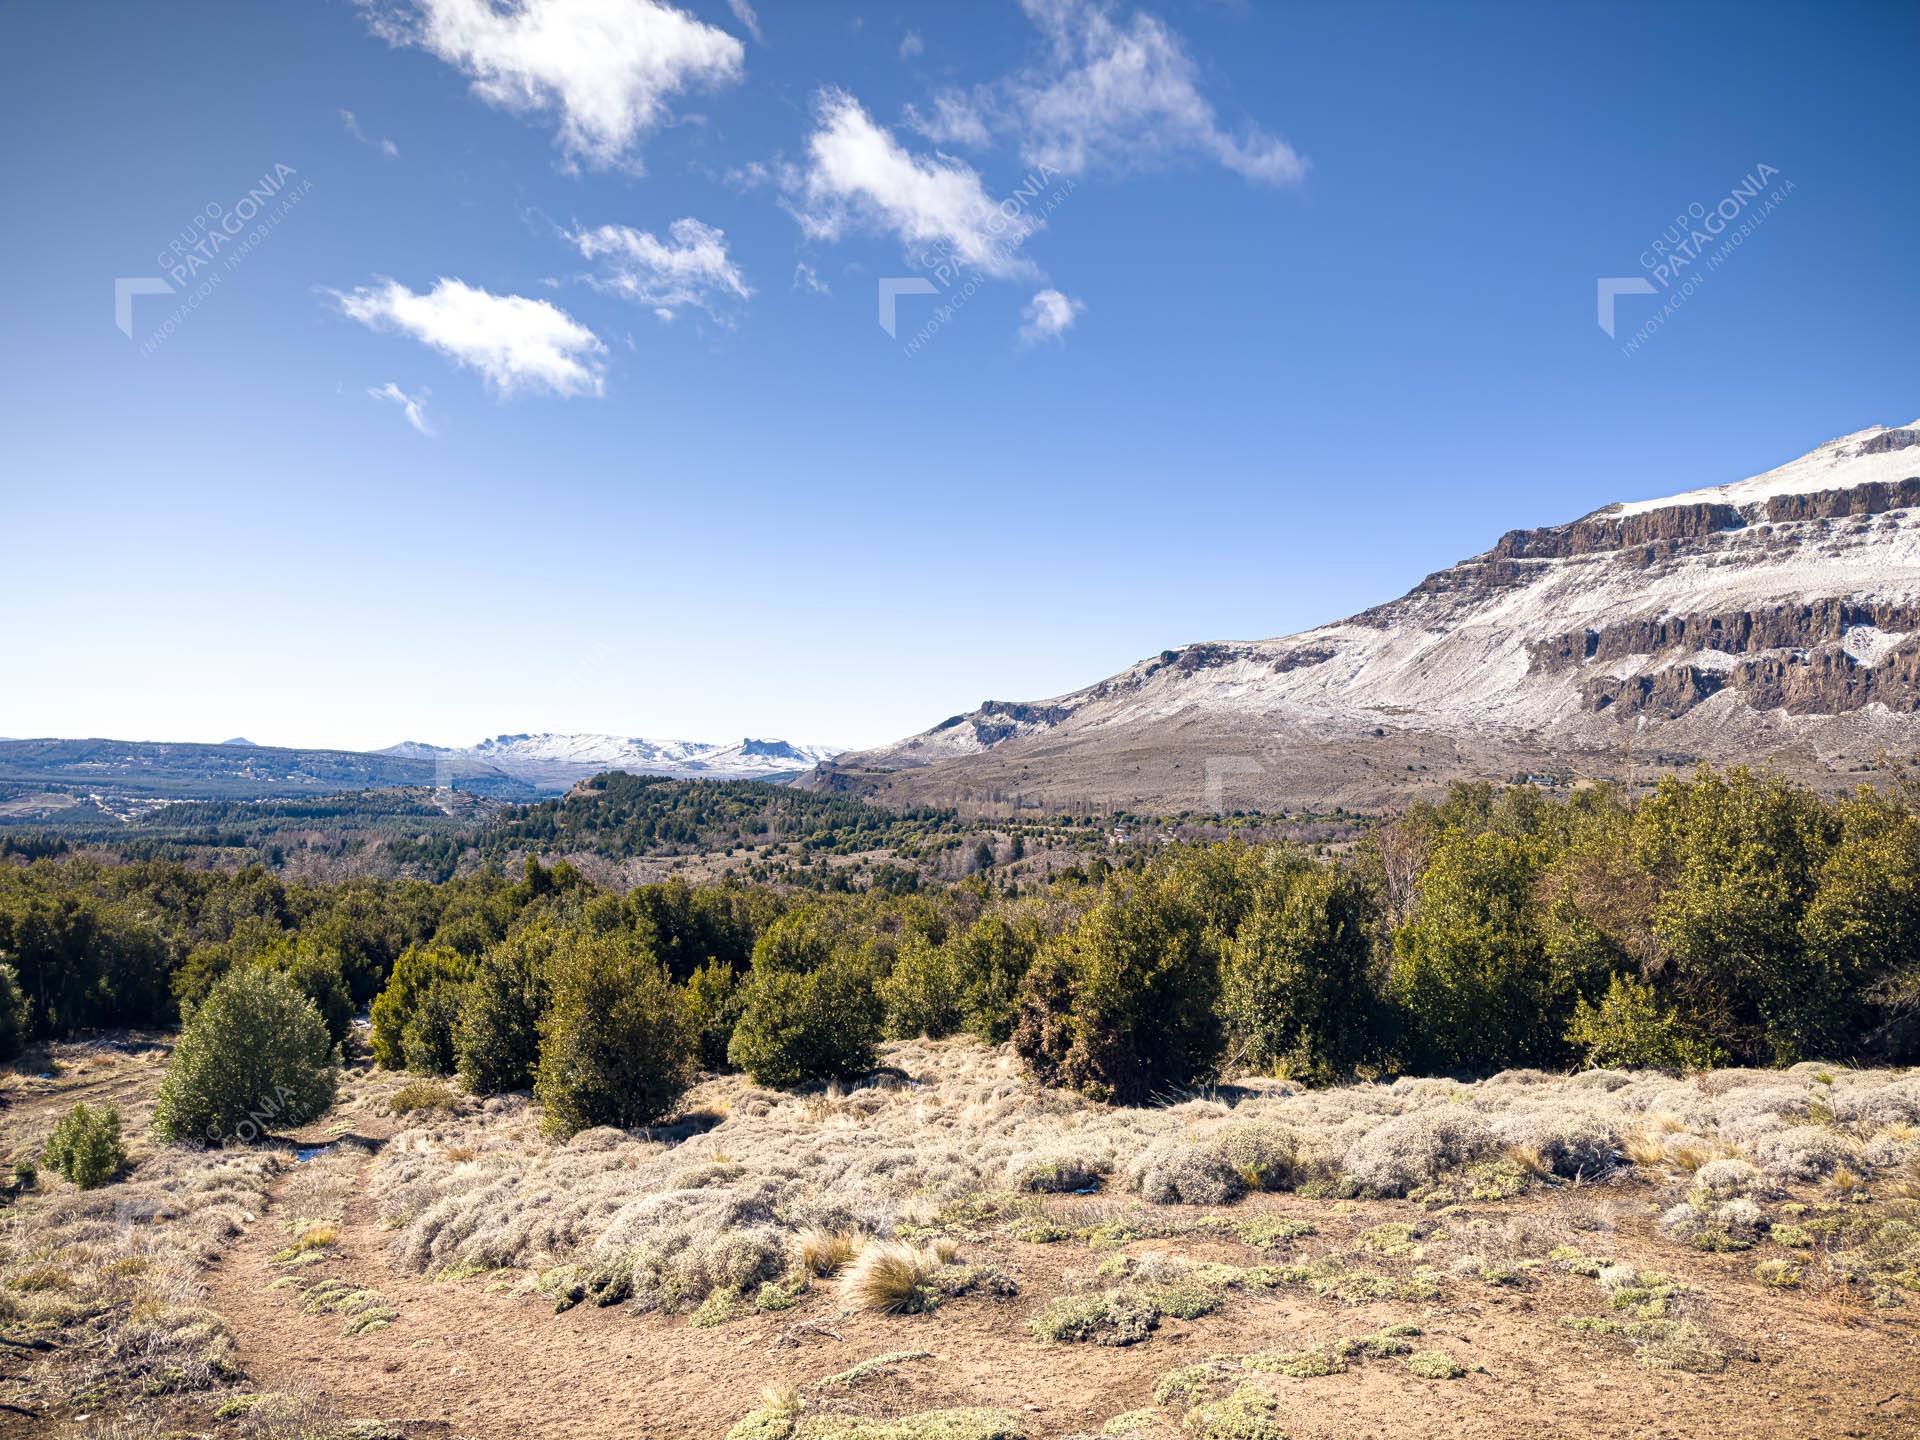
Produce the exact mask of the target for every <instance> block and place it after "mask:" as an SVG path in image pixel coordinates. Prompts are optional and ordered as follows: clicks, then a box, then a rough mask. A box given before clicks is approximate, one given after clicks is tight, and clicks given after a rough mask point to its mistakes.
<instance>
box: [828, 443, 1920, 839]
mask: <svg viewBox="0 0 1920 1440" xmlns="http://www.w3.org/2000/svg"><path fill="white" fill-rule="evenodd" d="M1372 523H1375V524H1380V523H1384V522H1382V521H1379V520H1375V521H1374V522H1372ZM1917 748H1920V421H1915V422H1914V423H1913V424H1911V425H1903V426H1896V427H1888V426H1884V425H1875V426H1871V427H1869V428H1868V429H1865V430H1860V431H1856V432H1854V433H1853V434H1850V435H1843V436H1841V437H1840V438H1839V439H1836V440H1832V441H1829V442H1828V443H1826V444H1824V445H1821V446H1820V447H1818V448H1817V449H1815V450H1813V451H1811V452H1809V453H1808V454H1806V455H1803V456H1801V457H1800V458H1799V459H1797V460H1794V461H1792V462H1790V463H1789V464H1786V465H1783V466H1780V467H1779V468H1777V469H1774V470H1769V471H1767V472H1765V473H1764V474H1761V475H1757V476H1754V477H1753V478H1751V479H1747V480H1741V481H1737V482H1734V483H1732V484H1722V485H1714V486H1711V487H1709V488H1706V489H1701V490H1693V491H1688V492H1686V493H1684V494H1679V495H1672V496H1668V497H1666V498H1663V499H1654V500H1638V501H1632V502H1628V503H1623V504H1615V505H1609V506H1607V507H1606V508H1604V509H1601V510H1596V511H1594V512H1593V513H1592V514H1590V515H1587V516H1585V517H1583V518H1581V519H1579V520H1574V521H1570V522H1568V523H1566V524H1561V525H1552V526H1547V527H1545V528H1543V529H1537V530H1513V531H1509V532H1508V533H1507V534H1505V535H1503V536H1502V537H1501V538H1500V540H1499V541H1498V542H1497V543H1496V544H1495V545H1494V546H1493V547H1492V548H1491V549H1489V550H1487V551H1485V552H1484V553H1482V554H1480V555H1476V556H1473V557H1472V558H1471V559H1467V560H1463V561H1461V562H1460V563H1459V564H1457V565H1454V566H1451V567H1450V568H1448V569H1445V570H1441V571H1439V572H1437V573H1435V574H1433V575H1429V576H1428V577H1427V578H1426V579H1425V580H1423V581H1421V582H1420V583H1419V584H1418V585H1416V586H1415V587H1414V588H1413V589H1412V590H1411V591H1409V592H1408V593H1407V594H1406V595H1403V596H1402V597H1401V598H1400V599H1398V600H1395V601H1392V602H1390V603H1388V604H1384V605H1380V606H1376V607H1375V608H1373V609H1371V610H1367V611H1364V612H1363V613H1361V614H1359V615H1355V616H1352V617H1351V618H1349V619H1346V620H1342V621H1338V622H1337V623H1334V624H1331V625H1325V626H1322V627H1320V628H1319V629H1316V630H1309V631H1307V632H1305V633H1303V634H1299V635H1290V636H1287V637H1284V638H1282V639H1277V640H1254V641H1222V642H1213V643H1205V644H1197V645H1188V646H1185V647H1183V648H1181V649H1177V650H1166V651H1162V652H1161V653H1160V654H1158V655H1155V656H1152V657H1150V658H1148V659H1145V660H1142V661H1140V662H1139V663H1138V664H1136V665H1134V666H1132V667H1131V668H1129V669H1127V670H1123V671H1121V672H1120V673H1119V674H1117V675H1113V676H1109V677H1108V678H1106V679H1104V680H1101V681H1099V682H1097V683H1095V684H1092V685H1089V686H1086V687H1085V688H1084V689H1080V690H1074V691H1071V692H1069V693H1068V694H1065V695H1058V696H1054V697H1052V698H1051V699H1046V700H1034V701H998V700H989V701H986V702H983V703H982V704H981V705H980V706H979V707H978V708H977V709H974V710H971V711H968V712H966V713H964V714H959V715H955V716H953V717H951V718H950V719H947V720H943V721H942V722H941V723H939V724H938V725H935V726H934V727H932V728H931V729H929V730H925V731H922V732H921V733H920V734H918V735H913V736H910V737H908V738H907V739H904V740H901V741H899V742H897V743H895V744H892V745H888V746H883V747H881V748H879V749H875V750H868V751H864V752H860V753H855V754H848V755H843V756H841V757H839V758H838V759H837V760H836V761H834V762H832V763H831V764H828V765H825V766H823V767H822V768H821V770H820V772H819V774H818V775H816V776H815V777H813V778H812V779H811V780H809V781H808V782H806V783H808V784H809V785H814V786H819V787H821V788H828V789H834V790H839V791H843V792H847V793H854V794H861V795H865V796H869V797H872V798H875V799H878V800H880V801H881V802H883V803H887V804H895V805H908V804H921V803H924V804H939V805H958V806H960V807H962V808H963V809H964V808H966V807H968V806H969V805H990V806H1004V805H1009V804H1012V805H1037V806H1045V807H1047V808H1050V809H1058V808H1072V807H1075V806H1080V805H1088V804H1091V805H1096V806H1130V807H1134V808H1140V809H1148V810H1156V811H1161V812H1166V811H1179V810H1184V809H1194V810H1201V809H1205V810H1219V809H1236V808H1247V809H1256V808H1261V809H1272V808H1280V807H1291V806H1297V805H1312V806H1322V805H1327V804H1343V803H1344V804H1348V805H1352V806H1356V807H1360V806H1376V805H1381V804H1387V803H1391V802H1393V801H1394V800H1396V799H1399V798H1401V797H1404V796H1405V795H1407V794H1408V793H1410V792H1414V791H1419V790H1427V789H1432V788H1435V787H1436V786H1437V785H1438V784H1439V783H1440V782H1442V781H1445V780H1448V779H1454V778H1463V777H1487V778H1505V777H1508V776H1513V775H1526V774H1533V773H1539V772H1545V773H1547V774H1550V775H1559V776H1565V777H1568V778H1574V779H1577V778H1582V777H1596V776H1620V775H1622V774H1633V775H1636V776H1637V778H1640V779H1643V780H1644V779H1645V778H1647V776H1648V774H1649V773H1650V772H1651V771H1652V770H1655V769H1658V768H1660V767H1662V766H1665V767H1667V768H1677V767H1683V766H1686V765H1689V764H1691V763H1692V762H1694V761H1695V760H1696V759H1698V760H1709V761H1714V762H1721V763H1726V762H1753V763H1759V762H1769V763H1772V764H1775V765H1776V766H1778V767H1780V768H1782V769H1784V770H1788V771H1792V772H1796V773H1798V774H1800V775H1801V776H1802V777H1803V778H1811V779H1815V780H1819V779H1820V778H1821V777H1825V778H1826V779H1827V780H1829V781H1837V780H1838V779H1839V778H1840V777H1845V776H1848V775H1855V774H1859V773H1861V772H1863V771H1864V770H1866V769H1868V768H1869V767H1871V766H1873V765H1874V764H1875V763H1876V762H1877V760H1878V758H1879V757H1880V756H1881V755H1882V754H1892V755H1904V756H1906V757H1911V756H1912V755H1913V754H1914V752H1915V750H1916V749H1917Z"/></svg>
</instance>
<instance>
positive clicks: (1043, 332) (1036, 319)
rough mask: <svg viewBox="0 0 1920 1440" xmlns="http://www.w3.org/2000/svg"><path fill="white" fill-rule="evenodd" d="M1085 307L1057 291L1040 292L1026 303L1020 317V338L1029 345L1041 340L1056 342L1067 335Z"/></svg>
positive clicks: (1036, 343)
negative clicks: (1069, 328)
mask: <svg viewBox="0 0 1920 1440" xmlns="http://www.w3.org/2000/svg"><path fill="white" fill-rule="evenodd" d="M1086 308H1087V307H1086V305H1085V304H1084V303H1083V302H1081V301H1079V300H1075V299H1072V298H1070V297H1068V296H1066V295H1062V294H1061V293H1060V292H1059V291H1058V290H1042V291H1040V293H1039V294H1037V295H1035V296H1034V297H1033V299H1031V300H1029V301H1028V302H1027V308H1026V311H1025V312H1024V314H1023V315H1022V317H1021V319H1022V323H1021V326H1020V338H1021V339H1022V340H1024V341H1025V342H1026V343H1027V344H1029V345H1038V344H1039V343H1040V342H1041V341H1043V340H1058V339H1060V338H1061V337H1063V336H1064V335H1065V334H1066V333H1067V329H1068V327H1069V326H1071V325H1072V324H1073V322H1074V319H1075V317H1077V316H1078V315H1079V314H1080V312H1081V311H1082V310H1085V309H1086Z"/></svg>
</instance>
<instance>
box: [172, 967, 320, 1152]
mask: <svg viewBox="0 0 1920 1440" xmlns="http://www.w3.org/2000/svg"><path fill="white" fill-rule="evenodd" d="M336 1080H337V1076H336V1073H335V1070H334V1050H333V1046H332V1045H331V1044H330V1043H329V1041H328V1039H327V1027H326V1025H325V1024H324V1023H323V1022H322V1021H321V1019H320V1012H319V1011H318V1010H317V1009H315V1008H314V1004H313V1001H311V1000H309V999H308V998H307V997H306V996H304V995H302V994H301V993H300V992H299V990H297V989H296V988H295V987H294V984H293V982H292V981H291V980H289V979H288V978H287V977H286V976H285V975H283V974H281V973H280V972H279V971H277V970H273V969H268V968H266V967H263V966H258V965H245V966H241V967H239V968H238V969H235V970H232V971H230V972H228V974H227V975H226V976H225V977H224V978H223V979H221V980H220V981H219V983H217V984H216V985H215V986H214V987H213V989H212V990H211V991H210V992H209V993H208V995H207V998H206V999H205V1000H204V1001H202V1002H201V1004H200V1006H199V1007H198V1008H197V1009H195V1010H194V1012H193V1015H192V1016H191V1017H190V1018H189V1019H188V1021H187V1025H186V1028H185V1029H184V1030H182V1031H181V1032H180V1039H179V1042H178V1043H177V1044H176V1045H175V1046H174V1047H173V1059H172V1061H171V1063H169V1064H168V1066H167V1074H166V1078H165V1079H164V1080H162V1081H161V1083H160V1096H159V1101H158V1103H157V1105H156V1106H155V1108H154V1114H153V1128H154V1133H156V1134H157V1135H159V1136H160V1137H161V1138H162V1139H167V1140H176V1141H177V1140H206V1141H208V1142H210V1143H213V1144H220V1143H223V1142H225V1141H228V1140H243V1141H247V1140H253V1139H257V1138H259V1137H260V1136H261V1135H263V1134H265V1133H266V1131H267V1129H268V1127H269V1126H282V1127H285V1126H293V1125H301V1124H304V1123H306V1122H307V1121H308V1120H311V1119H313V1118H314V1117H315V1116H316V1115H319V1114H321V1113H322V1112H323V1111H325V1110H326V1108H327V1107H328V1106H329V1105H331V1104H332V1103H333V1095H334V1086H335V1082H336Z"/></svg>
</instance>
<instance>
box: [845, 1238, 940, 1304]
mask: <svg viewBox="0 0 1920 1440" xmlns="http://www.w3.org/2000/svg"><path fill="white" fill-rule="evenodd" d="M946 1264H947V1261H946V1260H945V1259H943V1258H942V1257H941V1256H940V1255H938V1254H936V1253H935V1252H934V1251H933V1250H932V1249H931V1248H925V1247H922V1246H918V1245H907V1244H902V1243H900V1242H898V1241H884V1242H881V1243H878V1244H874V1245H869V1246H867V1247H866V1248H865V1249H864V1250H862V1251H861V1252H860V1254H859V1255H858V1257H857V1258H856V1259H855V1261H854V1263H853V1266H852V1268H851V1269H849V1270H848V1271H847V1273H846V1274H845V1275H844V1276H843V1277H842V1278H841V1281H840V1299H841V1302H842V1303H843V1304H845V1305H847V1306H849V1307H851V1308H853V1309H855V1310H880V1311H883V1312H886V1313H888V1314H909V1315H910V1314H917V1313H918V1312H920V1311H921V1310H925V1309H929V1308H931V1307H930V1305H929V1304H928V1300H929V1297H930V1296H931V1295H932V1294H933V1291H932V1290H931V1288H930V1287H929V1285H928V1282H929V1281H930V1280H931V1279H932V1278H933V1275H934V1273H935V1272H936V1271H938V1270H940V1269H941V1268H943V1267H944V1266H945V1265H946Z"/></svg>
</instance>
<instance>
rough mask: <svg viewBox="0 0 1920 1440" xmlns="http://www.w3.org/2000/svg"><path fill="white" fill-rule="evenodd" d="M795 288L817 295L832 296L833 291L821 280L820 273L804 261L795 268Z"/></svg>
mask: <svg viewBox="0 0 1920 1440" xmlns="http://www.w3.org/2000/svg"><path fill="white" fill-rule="evenodd" d="M793 288H794V289H796V290H806V291H809V292H811V293H812V294H815V295H831V294H832V293H833V291H832V289H831V288H830V287H829V286H828V285H827V282H826V281H824V280H822V279H821V278H820V272H819V271H817V270H815V269H814V268H813V267H812V266H811V265H809V264H807V262H806V261H804V260H802V261H801V262H800V263H799V264H797V265H795V266H794V267H793Z"/></svg>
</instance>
